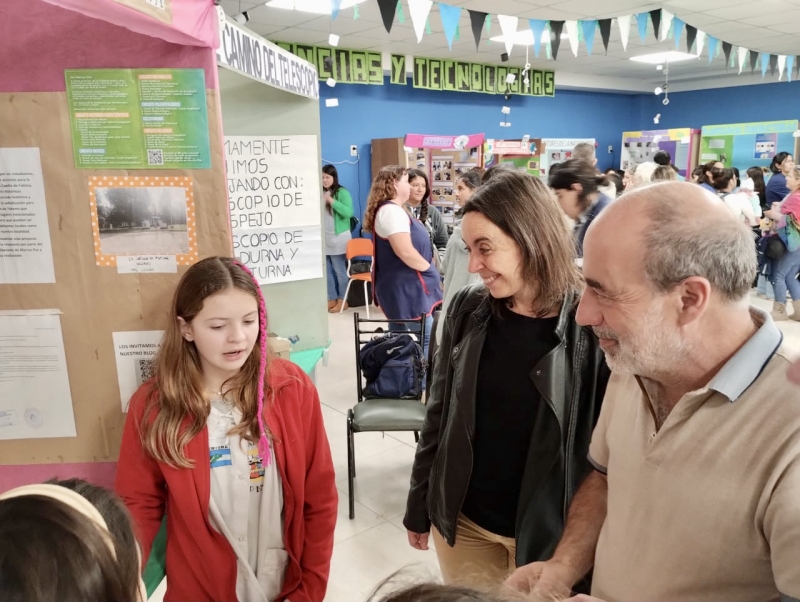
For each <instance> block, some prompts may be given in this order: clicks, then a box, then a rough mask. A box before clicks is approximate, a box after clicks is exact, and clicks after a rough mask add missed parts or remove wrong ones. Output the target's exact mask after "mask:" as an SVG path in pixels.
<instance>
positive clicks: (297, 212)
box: [225, 136, 323, 285]
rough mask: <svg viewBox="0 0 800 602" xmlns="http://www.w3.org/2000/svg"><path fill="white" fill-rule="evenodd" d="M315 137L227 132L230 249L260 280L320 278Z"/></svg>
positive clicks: (319, 196) (319, 234) (318, 203)
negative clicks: (250, 134) (245, 134)
mask: <svg viewBox="0 0 800 602" xmlns="http://www.w3.org/2000/svg"><path fill="white" fill-rule="evenodd" d="M318 156H319V153H318V147H317V137H316V136H282V137H279V136H275V137H269V136H228V137H226V138H225V162H226V170H227V175H228V205H229V210H230V220H231V229H232V231H233V252H234V255H235V256H236V257H237V258H239V260H240V261H241V262H242V263H244V264H245V265H247V266H248V267H249V268H250V269H251V270H253V273H254V274H255V275H256V278H258V281H259V283H260V284H262V285H264V284H275V283H277V282H289V281H292V280H309V279H313V278H322V275H323V274H322V232H321V227H320V222H321V215H320V213H321V211H320V202H321V201H320V198H321V195H322V191H321V187H320V175H319V160H318Z"/></svg>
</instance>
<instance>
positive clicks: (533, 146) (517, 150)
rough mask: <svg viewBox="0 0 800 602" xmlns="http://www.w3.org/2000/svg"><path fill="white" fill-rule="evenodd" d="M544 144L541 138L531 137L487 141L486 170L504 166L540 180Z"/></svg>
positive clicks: (484, 146)
mask: <svg viewBox="0 0 800 602" xmlns="http://www.w3.org/2000/svg"><path fill="white" fill-rule="evenodd" d="M542 151H543V144H542V140H541V139H540V138H530V137H529V136H526V137H523V138H520V139H516V140H494V139H490V140H487V141H486V142H485V143H484V145H483V163H484V167H485V168H486V169H489V168H490V167H493V166H495V165H499V164H501V163H502V164H504V165H508V166H510V167H512V168H513V169H515V170H516V171H521V172H523V173H527V174H529V175H532V176H533V177H535V178H539V177H541V175H542V172H541V160H542Z"/></svg>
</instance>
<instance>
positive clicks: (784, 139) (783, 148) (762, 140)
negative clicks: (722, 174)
mask: <svg viewBox="0 0 800 602" xmlns="http://www.w3.org/2000/svg"><path fill="white" fill-rule="evenodd" d="M797 128H798V120H797V119H791V120H787V121H764V122H755V123H732V124H727V125H704V126H703V130H702V135H701V138H700V157H699V162H700V163H708V162H709V161H721V162H722V163H724V164H725V167H737V168H739V170H740V171H744V170H746V169H748V168H750V167H754V166H755V167H767V166H769V165H770V163H772V158H773V157H774V156H775V155H776V154H777V153H779V152H787V153H792V154H793V155H794V156H797V154H798V152H800V138H795V137H794V133H795V132H796V131H797Z"/></svg>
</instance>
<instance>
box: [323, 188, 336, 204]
mask: <svg viewBox="0 0 800 602" xmlns="http://www.w3.org/2000/svg"><path fill="white" fill-rule="evenodd" d="M322 197H323V198H324V199H325V203H326V204H327V205H332V204H333V197H332V196H331V193H330V192H328V191H327V190H326V191H325V192H324V193H323V195H322Z"/></svg>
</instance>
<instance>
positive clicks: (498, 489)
mask: <svg viewBox="0 0 800 602" xmlns="http://www.w3.org/2000/svg"><path fill="white" fill-rule="evenodd" d="M557 323H558V317H557V316H556V317H553V318H530V317H527V316H522V315H520V314H517V313H514V312H512V311H511V310H510V309H508V308H506V307H503V310H502V315H501V316H500V317H497V316H495V315H492V317H491V318H490V319H489V324H488V328H487V332H486V342H485V343H484V345H483V352H482V353H481V357H480V362H479V367H478V382H477V388H476V396H475V440H474V442H473V467H472V476H471V478H470V482H469V488H468V490H467V496H466V498H465V499H464V504H463V506H462V508H461V511H462V512H463V514H464V515H465V516H466V517H467V518H469V519H470V520H471V521H472V522H474V523H476V524H477V525H478V526H480V527H483V528H484V529H486V530H487V531H490V532H492V533H494V534H496V535H501V536H503V537H514V531H515V525H516V518H517V504H518V501H519V495H520V490H521V489H522V478H523V473H524V471H525V463H526V460H527V456H528V447H529V446H530V443H531V433H532V431H533V424H534V420H535V419H536V412H537V409H538V407H539V401H540V395H539V392H538V390H537V389H536V387H535V386H534V384H533V380H532V379H531V373H532V372H533V370H534V369H535V367H536V364H538V363H539V361H540V360H541V359H542V358H543V357H544V356H545V355H547V353H548V352H550V351H551V350H552V349H554V348H555V347H556V345H557V344H558V336H557V335H556V333H555V329H556V324H557Z"/></svg>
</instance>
